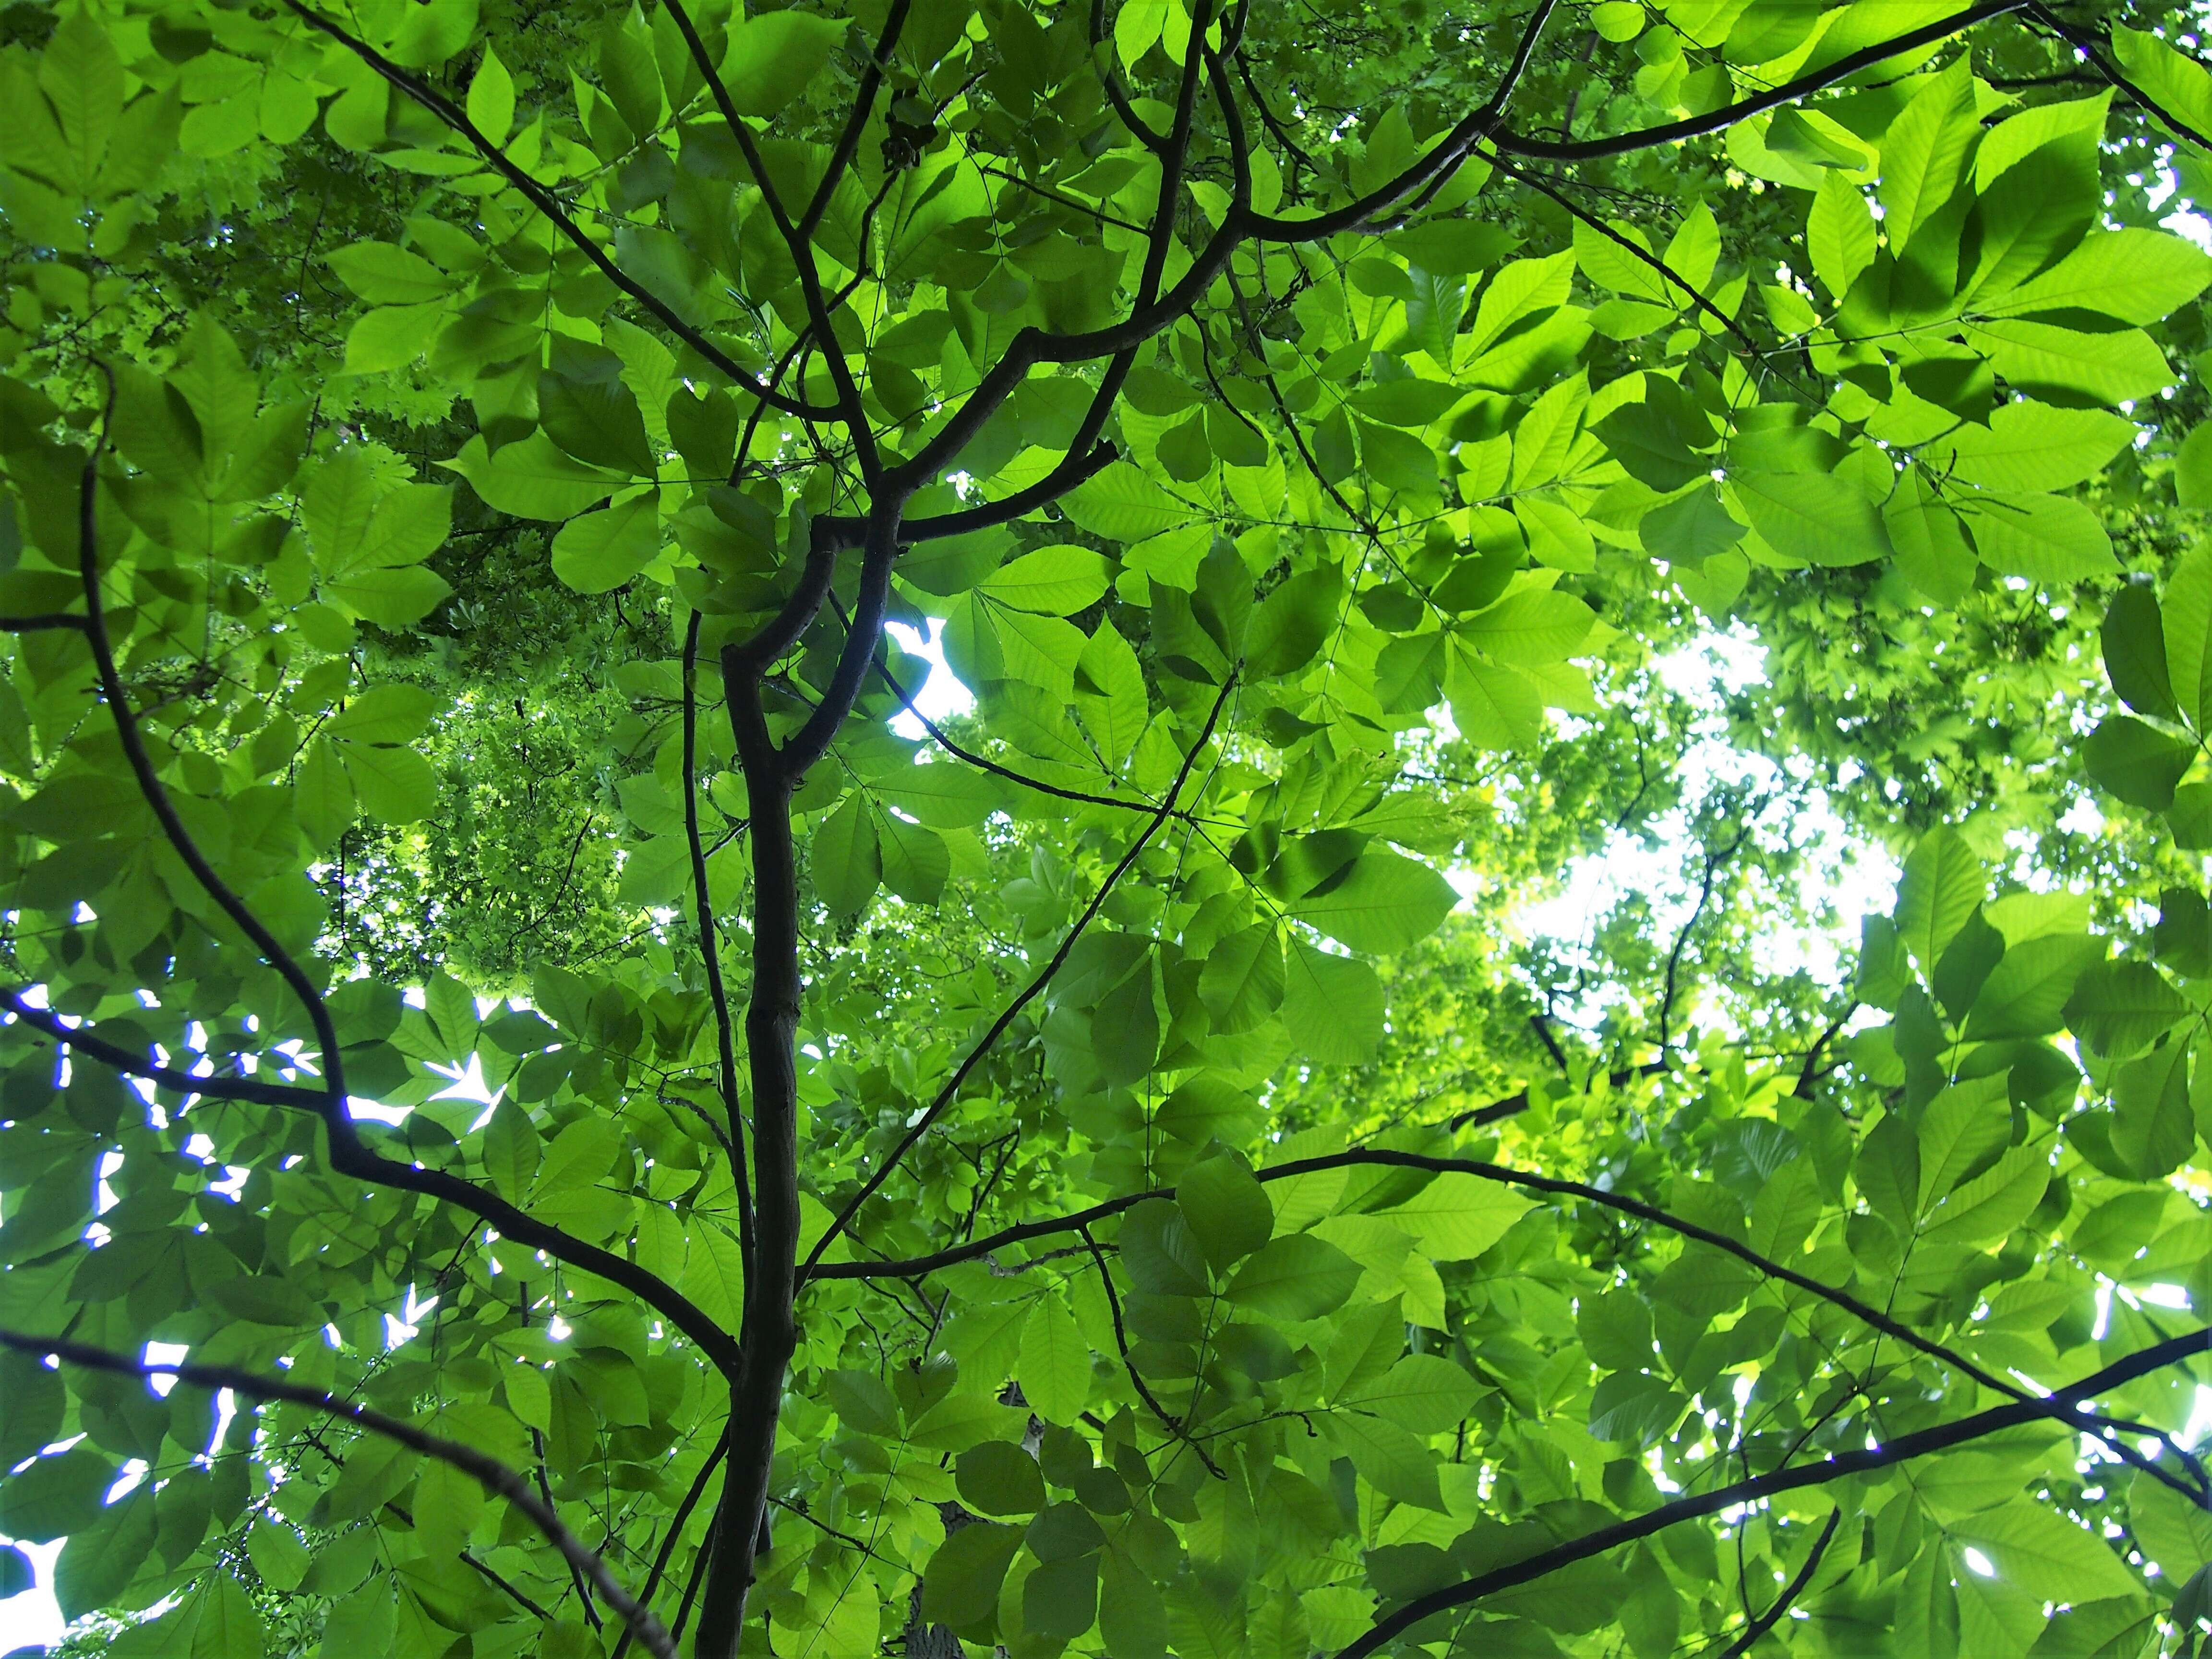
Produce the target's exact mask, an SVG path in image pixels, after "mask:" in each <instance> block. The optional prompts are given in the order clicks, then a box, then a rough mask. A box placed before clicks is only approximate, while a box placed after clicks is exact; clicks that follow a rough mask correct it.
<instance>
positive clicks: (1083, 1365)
mask: <svg viewBox="0 0 2212 1659" xmlns="http://www.w3.org/2000/svg"><path fill="white" fill-rule="evenodd" d="M1014 1376H1015V1378H1016V1380H1017V1381H1018V1382H1019V1383H1021V1385H1022V1395H1023V1397H1024V1398H1025V1399H1026V1400H1028V1401H1029V1402H1030V1410H1031V1411H1034V1412H1035V1413H1036V1414H1037V1415H1038V1416H1039V1417H1042V1419H1044V1420H1045V1421H1046V1422H1048V1423H1057V1424H1059V1425H1061V1426H1062V1427H1066V1426H1067V1425H1070V1424H1072V1423H1073V1422H1074V1421H1075V1419H1077V1417H1079V1415H1080V1414H1081V1413H1082V1411H1083V1408H1084V1407H1085V1406H1086V1405H1088V1404H1089V1403H1090V1399H1091V1345H1090V1344H1089V1343H1088V1342H1086V1341H1085V1340H1083V1333H1082V1331H1081V1330H1080V1329H1079V1328H1078V1327H1077V1325H1076V1323H1075V1320H1074V1317H1073V1315H1071V1314H1070V1313H1069V1312H1068V1311H1067V1308H1066V1304H1063V1303H1062V1302H1061V1301H1060V1297H1057V1296H1054V1295H1047V1296H1043V1297H1039V1298H1038V1299H1037V1301H1036V1304H1035V1305H1034V1306H1033V1307H1032V1308H1031V1309H1030V1316H1029V1322H1028V1323H1027V1324H1026V1325H1024V1327H1023V1328H1022V1348H1021V1358H1020V1360H1019V1361H1018V1363H1017V1364H1016V1366H1015V1370H1014Z"/></svg>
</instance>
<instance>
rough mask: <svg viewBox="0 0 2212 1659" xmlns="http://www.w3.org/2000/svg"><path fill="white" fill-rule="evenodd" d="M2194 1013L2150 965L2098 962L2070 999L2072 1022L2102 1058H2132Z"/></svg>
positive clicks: (2077, 983) (2068, 1012) (2086, 972)
mask: <svg viewBox="0 0 2212 1659" xmlns="http://www.w3.org/2000/svg"><path fill="white" fill-rule="evenodd" d="M2187 1012H2189V1002H2188V1000H2187V999H2186V998H2185V997H2184V996H2183V995H2182V994H2181V993H2180V992H2179V991H2177V990H2175V989H2174V988H2173V987H2172V985H2170V984H2168V983H2167V982H2166V976H2165V975H2162V974H2160V972H2159V971H2158V969H2155V968H2154V967H2152V966H2151V965H2150V963H2147V962H2125V961H2124V962H2097V963H2091V964H2090V965H2089V966H2088V967H2087V968H2086V969H2083V970H2082V973H2081V978H2080V979H2079V980H2077V981H2075V986H2074V994H2073V995H2072V996H2070V997H2069V998H2068V999H2067V1000H2066V1019H2067V1023H2068V1024H2069V1025H2070V1026H2071V1027H2072V1028H2073V1030H2075V1032H2076V1033H2077V1034H2079V1035H2080V1036H2081V1037H2082V1038H2083V1039H2084V1040H2085V1041H2086V1042H2087V1043H2088V1044H2089V1046H2090V1048H2092V1049H2093V1050H2094V1051H2095V1052H2096V1053H2098V1054H2133V1053H2134V1052H2135V1051H2136V1050H2137V1049H2139V1048H2143V1047H2145V1046H2146V1045H2147V1044H2148V1043H2149V1042H2150V1041H2151V1039H2152V1038H2154V1037H2155V1036H2158V1035H2159V1033H2160V1032H2161V1031H2163V1030H2166V1027H2168V1026H2169V1025H2172V1024H2173V1022H2174V1021H2176V1020H2177V1019H2179V1018H2181V1017H2182V1016H2183V1015H2184V1014H2185V1013H2187Z"/></svg>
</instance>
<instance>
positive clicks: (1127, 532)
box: [1060, 461, 1196, 542]
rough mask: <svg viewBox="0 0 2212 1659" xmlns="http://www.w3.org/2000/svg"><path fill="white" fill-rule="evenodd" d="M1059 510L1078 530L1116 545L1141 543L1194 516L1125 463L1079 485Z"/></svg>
mask: <svg viewBox="0 0 2212 1659" xmlns="http://www.w3.org/2000/svg"><path fill="white" fill-rule="evenodd" d="M1060 507H1061V510H1062V511H1064V512H1065V513H1066V514H1067V516H1068V519H1069V520H1070V521H1071V522H1072V523H1073V524H1074V525H1076V526H1078V527H1079V528H1080V529H1084V530H1087V531H1089V532H1091V534H1092V535H1094V536H1103V537H1104V538H1106V539H1107V540H1109V541H1115V542H1140V541H1143V540H1144V539H1145V538H1146V537H1148V536H1157V535H1158V534H1160V532H1163V531H1166V530H1172V529H1174V528H1175V527H1176V526H1178V525H1181V524H1186V523H1188V522H1189V520H1191V519H1192V518H1194V516H1196V515H1195V514H1194V513H1193V511H1192V509H1191V508H1189V507H1186V506H1185V505H1184V504H1183V503H1182V502H1181V501H1177V500H1176V498H1175V497H1174V496H1172V495H1169V494H1168V492H1167V491H1166V490H1164V489H1161V488H1160V486H1159V485H1158V484H1156V483H1153V482H1152V479H1151V478H1149V477H1146V475H1145V474H1144V473H1143V472H1142V471H1139V469H1138V468H1136V467H1135V466H1133V465H1130V463H1128V462H1127V461H1116V462H1115V463H1114V464H1113V465H1111V466H1109V467H1107V468H1106V469H1105V470H1104V471H1101V472H1099V473H1097V475H1096V476H1095V477H1091V478H1090V479H1088V480H1086V481H1085V483H1082V484H1080V485H1079V486H1078V487H1077V488H1076V489H1074V491H1073V492H1072V493H1071V494H1070V495H1066V497H1064V498H1063V499H1062V501H1061V502H1060Z"/></svg>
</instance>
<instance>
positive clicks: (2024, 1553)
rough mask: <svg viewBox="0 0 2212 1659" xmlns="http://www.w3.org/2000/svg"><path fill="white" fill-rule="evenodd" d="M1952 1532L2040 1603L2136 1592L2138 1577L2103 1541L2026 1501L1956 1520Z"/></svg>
mask: <svg viewBox="0 0 2212 1659" xmlns="http://www.w3.org/2000/svg"><path fill="white" fill-rule="evenodd" d="M1949 1530H1950V1533H1951V1535H1952V1536H1953V1537H1954V1538H1956V1539H1958V1540H1959V1541H1961V1542H1963V1543H1967V1544H1972V1545H1973V1546H1974V1547H1976V1548H1978V1549H1979V1550H1980V1551H1981V1552H1982V1553H1984V1555H1986V1556H1987V1557H1988V1558H1989V1559H1990V1561H1991V1562H1992V1563H1993V1564H1994V1565H1996V1570H1997V1575H1998V1577H2000V1578H2001V1579H2005V1580H2008V1581H2010V1582H2012V1583H2017V1584H2020V1585H2021V1586H2022V1587H2024V1588H2027V1589H2030V1590H2031V1591H2032V1593H2033V1595H2035V1596H2036V1598H2037V1599H2038V1600H2039V1601H2070V1602H2075V1603H2077V1604H2078V1603H2081V1602H2084V1601H2101V1600H2103V1599H2105V1598H2106V1597H2107V1596H2117V1595H2134V1594H2135V1593H2136V1589H2137V1583H2136V1576H2135V1575H2134V1574H2133V1573H2132V1572H2130V1571H2129V1570H2128V1568H2127V1567H2126V1566H2125V1565H2124V1564H2123V1563H2122V1562H2121V1560H2120V1558H2119V1557H2118V1556H2117V1555H2115V1554H2113V1553H2112V1548H2111V1547H2110V1546H2108V1545H2107V1544H2106V1542H2105V1541H2104V1540H2103V1539H2101V1538H2100V1537H2098V1536H2097V1535H2096V1534H2094V1533H2092V1532H2088V1531H2085V1530H2084V1529H2083V1528H2081V1527H2078V1526H2076V1525H2075V1524H2074V1522H2071V1521H2069V1520H2066V1519H2064V1518H2063V1516H2059V1515H2057V1514H2056V1513H2054V1512H2053V1511H2052V1510H2049V1509H2046V1508H2044V1507H2042V1506H2040V1505H2038V1504H2032V1503H2029V1502H2027V1501H2026V1500H2024V1499H2023V1500H2021V1501H2018V1502H2015V1503H2011V1504H2006V1505H2005V1506H2004V1507H2003V1508H2002V1509H1997V1510H1987V1511H1985V1512H1984V1513H1983V1514H1980V1515H1976V1516H1968V1517H1967V1518H1966V1519H1965V1520H1962V1521H1955V1522H1952V1523H1951V1526H1950V1528H1949Z"/></svg>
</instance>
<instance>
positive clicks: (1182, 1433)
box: [1083, 1227, 1229, 1480]
mask: <svg viewBox="0 0 2212 1659" xmlns="http://www.w3.org/2000/svg"><path fill="white" fill-rule="evenodd" d="M1083 1242H1084V1243H1085V1244H1086V1245H1088V1246H1089V1247H1090V1249H1091V1260H1092V1261H1095V1262H1097V1264H1098V1282H1099V1283H1100V1284H1101V1285H1103V1286H1104V1287H1105V1290H1106V1310H1107V1311H1108V1312H1109V1313H1110V1314H1112V1315H1113V1316H1114V1346H1115V1347H1116V1348H1118V1349H1119V1350H1121V1369H1122V1370H1125V1371H1127V1372H1128V1374H1129V1381H1130V1382H1131V1383H1133V1385H1134V1386H1135V1388H1136V1390H1137V1392H1138V1393H1139V1395H1142V1396H1143V1397H1144V1401H1145V1404H1146V1405H1147V1406H1149V1407H1152V1415H1153V1416H1155V1417H1157V1418H1158V1419H1160V1426H1161V1427H1162V1428H1164V1429H1165V1430H1166V1431H1168V1434H1169V1436H1170V1437H1171V1438H1173V1439H1176V1440H1180V1441H1181V1442H1182V1443H1183V1444H1184V1445H1186V1446H1188V1447H1189V1448H1190V1449H1191V1450H1193V1451H1194V1452H1196V1453H1197V1454H1198V1461H1199V1462H1201V1463H1203V1464H1205V1465H1206V1473H1207V1474H1210V1475H1212V1477H1213V1478H1214V1479H1215V1480H1227V1479H1228V1478H1229V1477H1228V1476H1227V1475H1225V1474H1223V1473H1222V1472H1221V1465H1220V1464H1218V1463H1217V1462H1214V1461H1213V1460H1212V1458H1211V1457H1209V1456H1207V1455H1206V1448H1205V1447H1203V1446H1201V1445H1200V1444H1199V1443H1198V1442H1196V1441H1195V1440H1194V1439H1192V1438H1191V1437H1190V1431H1188V1429H1186V1428H1184V1427H1183V1425H1182V1424H1180V1423H1178V1422H1176V1419H1175V1418H1174V1416H1173V1415H1172V1414H1171V1413H1170V1412H1169V1410H1168V1408H1167V1407H1165V1406H1163V1405H1162V1404H1160V1401H1159V1396H1158V1395H1156V1394H1154V1393H1153V1392H1152V1384H1150V1383H1147V1382H1146V1381H1145V1378H1144V1374H1143V1373H1142V1372H1141V1371H1139V1370H1138V1369H1137V1362H1136V1361H1135V1360H1133V1359H1132V1358H1129V1333H1128V1330H1127V1328H1126V1327H1125V1326H1124V1325H1123V1324H1122V1323H1121V1294H1120V1293H1119V1292H1118V1291H1115V1288H1114V1274H1113V1271H1112V1270H1111V1269H1110V1268H1109V1267H1107V1265H1106V1252H1105V1251H1103V1250H1102V1249H1099V1248H1098V1241H1097V1239H1095V1238H1093V1237H1091V1229H1089V1228H1088V1227H1085V1228H1084V1229H1083Z"/></svg>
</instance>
